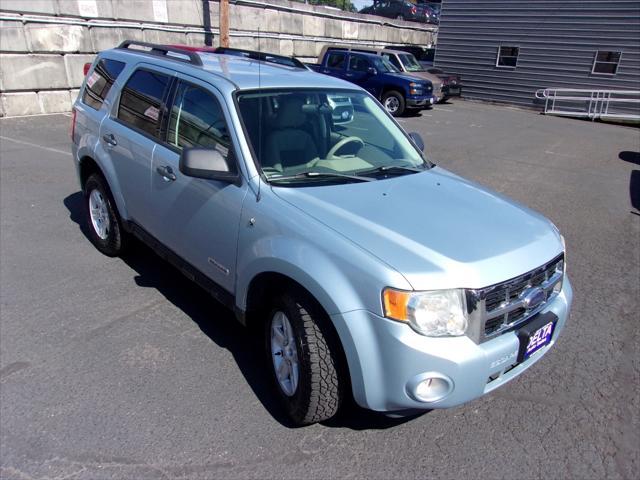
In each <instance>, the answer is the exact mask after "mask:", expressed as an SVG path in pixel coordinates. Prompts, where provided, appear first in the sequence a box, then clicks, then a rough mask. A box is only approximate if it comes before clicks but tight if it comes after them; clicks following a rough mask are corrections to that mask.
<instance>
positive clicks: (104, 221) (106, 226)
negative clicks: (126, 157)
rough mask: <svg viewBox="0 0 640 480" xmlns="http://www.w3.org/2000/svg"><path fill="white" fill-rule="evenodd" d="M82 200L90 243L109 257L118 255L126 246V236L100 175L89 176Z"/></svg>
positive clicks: (111, 198)
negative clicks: (83, 201)
mask: <svg viewBox="0 0 640 480" xmlns="http://www.w3.org/2000/svg"><path fill="white" fill-rule="evenodd" d="M84 200H85V213H86V222H87V226H88V227H89V238H90V239H91V242H92V243H93V244H94V245H95V247H96V248H97V249H98V250H100V251H101V252H102V253H104V254H105V255H107V256H109V257H115V256H118V255H120V254H121V253H122V251H123V250H124V248H125V246H126V240H127V234H126V232H125V231H124V230H123V229H122V221H121V220H120V215H118V211H117V209H116V208H115V203H114V201H113V197H112V196H111V191H110V190H109V187H108V186H107V184H106V181H105V180H104V178H103V177H102V175H100V174H98V173H94V174H92V175H91V176H89V178H88V179H87V181H86V183H85V184H84Z"/></svg>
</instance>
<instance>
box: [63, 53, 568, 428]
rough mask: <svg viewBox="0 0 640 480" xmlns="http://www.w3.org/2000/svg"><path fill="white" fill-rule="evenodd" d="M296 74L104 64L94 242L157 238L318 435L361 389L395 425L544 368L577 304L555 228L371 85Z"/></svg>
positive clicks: (168, 61) (82, 136)
mask: <svg viewBox="0 0 640 480" xmlns="http://www.w3.org/2000/svg"><path fill="white" fill-rule="evenodd" d="M293 63H294V64H292V62H290V61H289V62H287V61H284V60H283V57H278V56H277V55H264V54H260V55H256V56H255V57H252V56H251V55H248V56H237V55H228V54H226V55H225V54H216V53H205V52H193V51H185V50H180V49H178V48H175V47H167V46H162V45H150V44H143V43H135V42H129V41H127V42H124V43H123V44H121V45H120V46H119V47H118V48H114V49H112V50H108V51H104V52H102V53H100V54H99V55H98V56H97V58H96V60H95V61H94V63H93V65H92V66H91V69H90V70H89V72H88V75H87V77H86V79H85V83H84V85H83V87H82V89H81V91H80V95H79V97H78V100H77V101H76V103H75V105H74V113H73V125H72V139H73V145H72V148H73V158H74V162H75V166H76V169H77V173H78V177H79V180H80V184H81V187H82V191H83V193H84V198H85V202H86V207H87V217H86V218H87V223H88V225H89V231H90V237H91V240H92V242H93V243H94V244H95V246H96V247H97V248H98V249H99V250H100V251H101V252H103V253H104V254H106V255H110V256H116V255H119V254H120V253H121V252H122V251H123V250H124V249H125V247H126V245H127V242H128V241H129V240H130V238H131V237H132V236H136V237H138V238H139V239H142V240H143V241H144V242H146V243H148V244H149V245H150V246H151V247H152V248H153V249H154V250H155V251H156V252H157V253H159V255H160V256H161V257H162V258H165V259H167V260H169V261H170V262H171V263H173V264H174V265H175V266H176V267H177V268H178V269H180V270H181V271H182V272H183V273H184V274H185V275H186V276H187V277H189V278H190V279H192V280H194V281H195V282H197V283H198V284H199V285H200V286H202V287H203V288H204V289H206V290H207V291H208V292H210V293H211V294H212V295H213V296H214V297H215V298H216V299H217V300H219V301H220V302H222V303H224V304H225V305H227V306H228V307H230V308H232V309H233V310H234V311H235V313H236V316H237V318H238V319H239V320H240V321H241V322H242V323H244V324H245V325H247V326H250V327H255V328H256V331H258V332H261V335H262V336H263V338H264V348H265V354H266V357H267V358H268V364H269V369H270V372H271V375H272V376H273V384H274V392H275V394H276V395H278V396H279V397H280V399H281V400H282V403H283V405H284V407H285V409H286V411H287V412H288V414H289V415H290V416H291V418H292V419H293V421H294V422H296V423H298V424H301V425H303V424H309V423H313V422H318V421H322V420H325V419H327V418H330V417H331V416H333V415H334V414H335V413H336V412H337V410H338V408H339V407H340V403H341V401H342V399H343V397H344V396H345V395H353V398H354V399H355V401H356V402H357V403H358V404H359V405H361V406H363V407H366V408H369V409H372V410H377V411H382V412H387V413H392V414H396V415H402V414H405V413H407V412H410V411H412V412H415V411H416V410H421V409H422V410H426V409H432V408H446V407H452V406H455V405H460V404H462V403H464V402H468V401H470V400H472V399H475V398H477V397H480V396H481V395H483V394H485V393H488V392H490V391H492V390H494V389H495V388H498V387H500V386H502V385H504V384H505V383H507V382H508V381H509V380H511V379H513V378H514V377H516V376H518V375H519V374H521V373H522V372H523V371H525V370H526V369H527V368H529V367H530V366H531V365H533V364H534V363H535V362H537V361H538V360H539V359H540V358H542V357H543V356H544V355H545V354H546V353H547V352H548V351H549V349H550V348H551V347H552V346H553V345H554V343H555V342H556V340H557V338H558V335H559V334H560V332H561V331H562V329H563V327H564V325H565V322H566V320H567V318H568V316H569V310H570V306H571V300H572V290H571V285H570V284H569V280H568V278H567V276H566V269H565V252H564V250H565V247H564V241H563V238H562V236H561V235H560V233H559V232H558V230H557V229H556V228H555V226H554V225H553V224H552V223H551V222H549V221H548V220H546V219H545V218H543V217H542V216H540V215H539V214H537V213H535V212H532V211H531V210H529V209H527V208H526V207H524V206H522V205H519V204H517V203H514V202H512V201H510V200H508V199H506V198H504V197H503V196H501V195H498V194H496V193H494V192H491V191H489V190H487V189H485V188H483V187H481V186H479V185H477V184H475V183H472V182H470V181H467V180H465V179H463V178H461V177H459V176H457V175H454V174H452V173H450V172H448V171H446V170H444V169H442V168H440V167H438V166H436V165H434V164H433V163H431V162H430V161H429V160H428V159H427V158H426V157H425V156H424V155H423V153H422V150H423V148H424V145H423V144H422V140H421V138H420V136H419V135H417V134H406V133H405V132H404V131H403V130H402V128H401V127H400V126H399V125H398V124H397V123H396V122H395V121H394V119H393V118H391V117H390V116H389V115H388V114H387V113H386V112H385V110H384V109H383V108H382V106H381V105H380V104H379V103H378V102H377V101H376V100H375V98H374V97H372V96H371V95H370V94H369V93H367V92H366V91H364V90H362V89H361V88H359V87H357V86H354V85H353V84H351V83H347V82H345V81H343V80H340V79H337V78H332V77H328V76H326V75H321V74H316V73H314V72H311V71H309V70H307V69H306V68H304V67H301V66H297V65H296V64H295V62H293ZM336 99H339V101H337V100H336ZM347 104H348V105H349V106H350V110H349V111H350V113H349V119H348V121H336V118H338V119H339V116H338V117H336V115H334V112H333V108H335V106H336V105H347ZM417 206H419V207H417Z"/></svg>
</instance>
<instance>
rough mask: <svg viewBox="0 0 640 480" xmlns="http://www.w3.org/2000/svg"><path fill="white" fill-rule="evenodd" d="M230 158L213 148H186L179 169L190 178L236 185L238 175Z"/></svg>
mask: <svg viewBox="0 0 640 480" xmlns="http://www.w3.org/2000/svg"><path fill="white" fill-rule="evenodd" d="M229 157H231V155H228V156H227V158H225V157H224V156H223V155H222V153H220V152H219V151H218V150H216V149H213V148H185V149H183V150H182V153H181V154H180V166H179V168H180V171H181V172H182V173H184V174H185V175H187V176H188V177H195V178H207V179H209V180H220V181H223V182H229V183H235V182H236V181H237V180H238V174H237V172H236V169H235V166H234V165H232V164H230V163H229V160H230V158H229Z"/></svg>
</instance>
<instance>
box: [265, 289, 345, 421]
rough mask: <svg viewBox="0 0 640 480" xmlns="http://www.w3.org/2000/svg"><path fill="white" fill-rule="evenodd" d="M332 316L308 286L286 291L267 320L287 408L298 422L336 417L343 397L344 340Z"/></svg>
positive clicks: (267, 340)
mask: <svg viewBox="0 0 640 480" xmlns="http://www.w3.org/2000/svg"><path fill="white" fill-rule="evenodd" d="M328 321H329V319H328V318H327V317H326V314H325V313H324V312H322V311H321V309H320V307H319V306H318V305H317V303H316V302H315V301H314V300H313V299H312V298H311V297H310V296H309V295H308V294H306V293H305V292H303V291H300V290H294V291H292V292H288V293H285V294H283V295H281V296H280V297H279V298H278V299H277V300H276V301H275V302H274V306H273V308H272V310H271V313H270V314H269V317H268V319H267V321H266V322H265V324H266V325H265V326H266V331H265V343H266V345H265V346H266V351H267V353H268V356H269V357H270V360H269V362H270V364H271V366H272V368H271V372H272V373H273V379H274V381H275V384H276V389H277V391H278V395H279V397H280V399H281V401H282V404H283V405H284V408H285V410H286V412H287V414H288V415H289V417H290V418H291V420H293V422H294V423H295V424H297V425H300V426H302V425H309V424H311V423H316V422H321V421H323V420H327V419H329V418H331V417H333V416H334V415H335V414H336V413H337V411H338V408H339V407H340V403H341V401H342V392H343V390H344V388H343V381H342V379H341V378H340V375H339V373H338V371H339V368H338V358H339V357H338V346H337V345H336V343H335V341H336V340H337V339H335V335H333V332H332V331H330V330H329V328H328V325H327V322H328Z"/></svg>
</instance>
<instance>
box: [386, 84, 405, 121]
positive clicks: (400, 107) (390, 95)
mask: <svg viewBox="0 0 640 480" xmlns="http://www.w3.org/2000/svg"><path fill="white" fill-rule="evenodd" d="M394 100H395V101H397V108H395V109H394V108H391V105H395V104H396V103H395V102H394ZM388 103H390V104H389V105H388ZM382 105H384V108H385V110H386V111H387V112H389V113H390V114H391V115H392V116H394V117H399V116H401V115H402V114H403V113H404V110H405V101H404V96H403V95H402V94H401V93H400V92H397V91H395V90H390V91H388V92H386V93H385V94H384V95H382Z"/></svg>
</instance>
